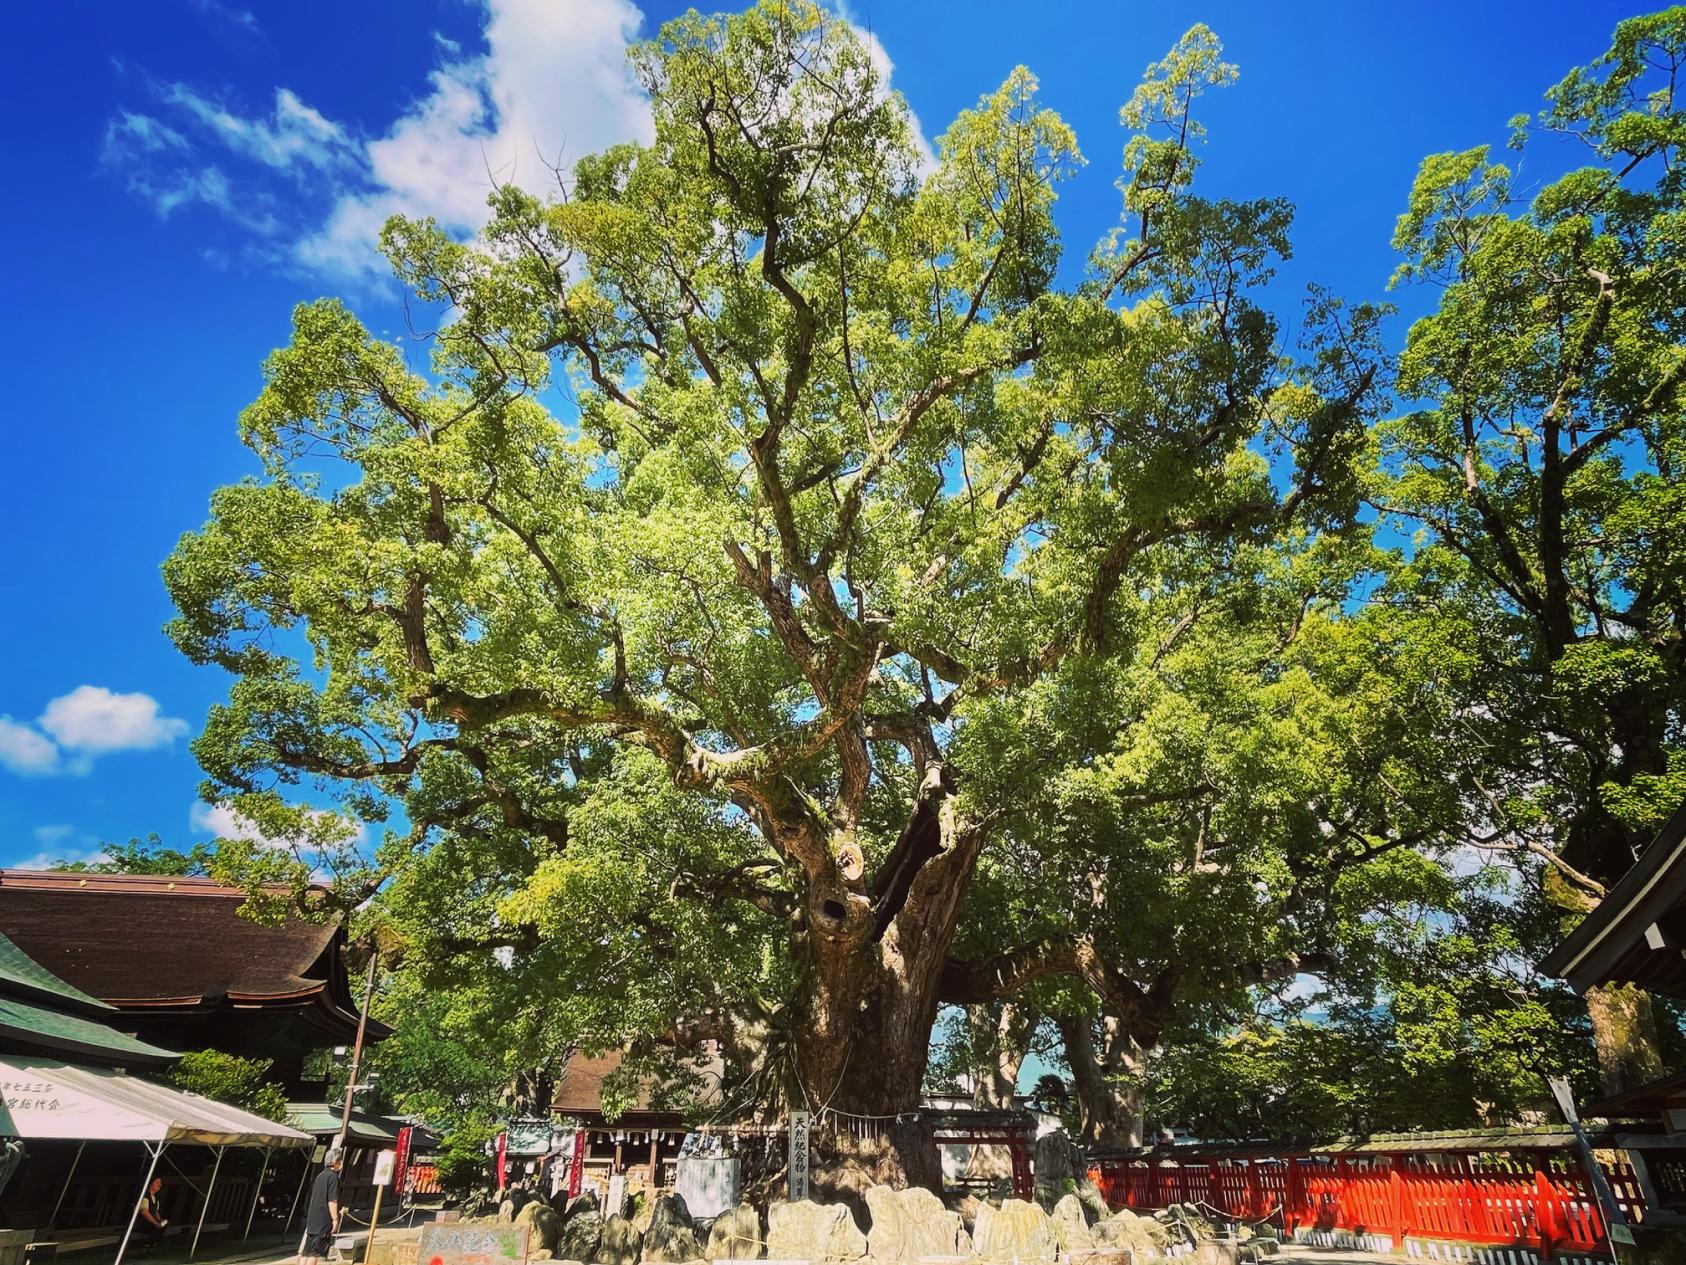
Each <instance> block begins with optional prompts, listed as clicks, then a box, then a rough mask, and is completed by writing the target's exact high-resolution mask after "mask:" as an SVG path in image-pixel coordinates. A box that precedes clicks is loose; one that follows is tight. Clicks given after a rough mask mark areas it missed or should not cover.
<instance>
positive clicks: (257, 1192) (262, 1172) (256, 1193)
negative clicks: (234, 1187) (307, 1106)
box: [240, 1146, 270, 1243]
mask: <svg viewBox="0 0 1686 1265" xmlns="http://www.w3.org/2000/svg"><path fill="white" fill-rule="evenodd" d="M269 1150H270V1148H269V1147H267V1146H266V1147H264V1149H263V1167H262V1168H260V1169H258V1184H257V1185H256V1186H254V1187H252V1209H251V1211H250V1212H248V1213H247V1214H246V1233H244V1234H242V1235H241V1236H240V1241H241V1242H242V1243H244V1242H245V1241H246V1240H247V1239H249V1238H251V1237H252V1218H253V1217H255V1216H257V1215H258V1200H259V1199H260V1198H261V1197H262V1195H263V1179H264V1178H265V1177H267V1176H269Z"/></svg>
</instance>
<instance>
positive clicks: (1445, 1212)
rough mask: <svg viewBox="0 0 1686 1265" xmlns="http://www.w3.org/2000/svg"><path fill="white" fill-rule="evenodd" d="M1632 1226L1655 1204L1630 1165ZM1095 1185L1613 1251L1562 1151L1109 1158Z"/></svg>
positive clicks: (1621, 1188)
mask: <svg viewBox="0 0 1686 1265" xmlns="http://www.w3.org/2000/svg"><path fill="white" fill-rule="evenodd" d="M1604 1175H1605V1177H1606V1178H1607V1179H1608V1181H1609V1183H1610V1187H1611V1190H1612V1191H1613V1192H1614V1194H1615V1197H1616V1203H1617V1204H1618V1205H1619V1206H1620V1207H1621V1209H1622V1212H1623V1214H1624V1215H1625V1216H1626V1217H1627V1218H1628V1220H1629V1221H1633V1222H1639V1221H1642V1220H1643V1219H1644V1215H1645V1209H1644V1198H1643V1196H1642V1194H1641V1193H1640V1184H1639V1181H1638V1179H1637V1177H1636V1176H1635V1174H1634V1172H1633V1169H1632V1167H1631V1166H1630V1165H1628V1164H1626V1163H1612V1164H1607V1165H1605V1166H1604ZM1090 1177H1091V1178H1092V1179H1093V1180H1094V1182H1095V1184H1096V1185H1098V1186H1099V1187H1100V1188H1101V1192H1102V1193H1103V1194H1104V1195H1105V1196H1106V1199H1107V1202H1108V1203H1110V1204H1111V1205H1112V1206H1113V1207H1114V1208H1131V1209H1155V1208H1164V1207H1168V1206H1169V1205H1171V1204H1204V1205H1206V1206H1208V1207H1210V1208H1211V1209H1213V1210H1215V1211H1217V1212H1219V1213H1222V1214H1223V1215H1225V1216H1229V1217H1234V1218H1236V1219H1238V1220H1252V1221H1262V1220H1267V1219H1269V1220H1278V1219H1280V1221H1281V1223H1282V1227H1283V1230H1284V1232H1285V1233H1286V1234H1287V1235H1290V1236H1291V1235H1293V1234H1294V1233H1295V1232H1296V1231H1298V1230H1313V1231H1348V1232H1350V1233H1353V1234H1357V1235H1363V1234H1374V1235H1384V1236H1386V1237H1388V1238H1390V1239H1391V1240H1392V1241H1393V1246H1394V1247H1395V1248H1396V1249H1399V1248H1403V1247H1404V1245H1405V1241H1406V1239H1407V1238H1422V1239H1438V1240H1446V1241H1452V1242H1459V1243H1472V1244H1481V1245H1489V1246H1495V1245H1506V1246H1514V1247H1526V1248H1531V1249H1533V1250H1534V1251H1537V1252H1538V1253H1539V1254H1540V1256H1541V1257H1543V1258H1545V1259H1548V1260H1549V1259H1550V1258H1551V1257H1552V1256H1554V1255H1555V1254H1557V1253H1559V1252H1600V1253H1604V1252H1608V1251H1609V1241H1608V1239H1607V1237H1606V1235H1605V1229H1604V1218H1603V1216H1602V1215H1601V1214H1600V1212H1599V1210H1598V1204H1597V1200H1596V1198H1595V1197H1594V1195H1593V1193H1592V1189H1591V1184H1590V1183H1589V1182H1588V1180H1587V1176H1586V1173H1585V1171H1584V1170H1583V1169H1582V1167H1581V1165H1580V1163H1579V1161H1578V1159H1575V1158H1573V1157H1571V1156H1568V1155H1565V1154H1562V1153H1556V1152H1533V1153H1527V1152H1519V1153H1511V1154H1498V1155H1494V1154H1487V1153H1483V1154H1464V1155H1458V1154H1452V1155H1440V1154H1436V1155H1423V1154H1409V1153H1407V1154H1395V1155H1373V1154H1366V1155H1362V1156H1352V1157H1347V1156H1321V1155H1320V1156H1310V1155H1300V1156H1287V1157H1280V1158H1276V1157H1272V1158H1263V1159H1229V1158H1223V1159H1219V1158H1210V1157H1208V1158H1201V1157H1199V1156H1197V1155H1188V1156H1178V1157H1177V1159H1176V1162H1174V1163H1165V1162H1162V1161H1158V1160H1139V1159H1105V1160H1100V1161H1097V1163H1096V1164H1094V1165H1093V1166H1092V1167H1091V1169H1090Z"/></svg>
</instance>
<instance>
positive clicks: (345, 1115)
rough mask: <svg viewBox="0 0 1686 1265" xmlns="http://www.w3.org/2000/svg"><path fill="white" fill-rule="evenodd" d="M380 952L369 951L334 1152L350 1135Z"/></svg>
mask: <svg viewBox="0 0 1686 1265" xmlns="http://www.w3.org/2000/svg"><path fill="white" fill-rule="evenodd" d="M380 960H381V955H380V950H379V949H375V948H372V949H371V950H370V951H369V978H368V980H367V981H366V982H365V983H364V985H363V1009H362V1011H361V1012H360V1013H359V1014H358V1016H357V1040H356V1042H355V1044H353V1045H352V1047H351V1074H350V1075H349V1076H348V1077H346V1082H345V1108H344V1109H343V1110H342V1111H341V1112H340V1131H339V1134H338V1136H337V1137H336V1138H335V1139H334V1147H335V1149H336V1150H338V1149H341V1148H343V1147H344V1146H345V1139H346V1137H347V1135H349V1134H350V1133H351V1098H352V1095H353V1094H354V1093H356V1091H357V1070H358V1068H359V1067H361V1066H362V1063H363V1033H364V1031H365V1030H366V1029H367V1028H368V1026H369V1002H370V1001H371V1000H372V999H373V998H374V995H375V968H376V967H378V966H379V965H380Z"/></svg>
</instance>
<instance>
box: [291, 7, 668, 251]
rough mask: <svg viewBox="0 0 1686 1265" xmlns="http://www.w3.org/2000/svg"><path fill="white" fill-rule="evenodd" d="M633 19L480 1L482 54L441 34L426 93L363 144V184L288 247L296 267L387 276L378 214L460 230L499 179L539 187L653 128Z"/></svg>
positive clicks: (600, 11) (476, 219)
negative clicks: (638, 77) (634, 68)
mask: <svg viewBox="0 0 1686 1265" xmlns="http://www.w3.org/2000/svg"><path fill="white" fill-rule="evenodd" d="M642 16H643V15H642V14H640V13H639V11H638V10H637V8H635V7H634V6H633V5H632V4H630V3H628V2H627V0H562V2H560V3H557V2H555V0H489V3H488V4H487V8H486V26H485V40H486V51H485V52H484V53H481V54H477V55H473V56H463V55H461V51H460V50H459V48H458V47H457V46H456V45H455V44H454V43H453V42H452V41H448V40H441V41H440V43H439V47H440V49H441V51H442V53H443V54H444V57H445V60H444V62H443V64H442V65H440V66H439V67H438V69H436V70H435V71H434V72H433V74H432V75H431V76H430V78H429V82H428V90H427V92H426V93H425V94H423V95H422V96H421V97H420V98H419V99H418V100H417V101H416V102H415V104H414V105H412V106H411V107H410V108H409V109H408V110H406V111H405V112H404V114H403V115H401V116H400V117H399V118H398V119H397V120H396V121H395V122H394V123H393V124H392V125H391V126H390V127H389V128H388V129H387V131H386V133H385V135H383V136H380V137H378V138H376V139H374V140H371V141H370V142H369V144H368V146H367V151H366V153H367V167H366V170H365V173H364V174H365V181H364V185H363V187H361V188H357V189H352V190H347V191H345V192H343V193H342V194H341V196H340V197H339V198H338V199H337V200H336V202H335V204H334V206H333V208H332V209H331V210H330V212H329V213H328V216H327V219H326V221H325V222H324V223H323V224H322V225H321V227H320V228H319V229H318V230H317V231H315V232H313V233H311V234H309V235H307V236H306V237H305V238H304V239H303V240H302V241H301V242H300V243H299V245H298V248H297V252H296V257H297V258H298V260H299V261H300V262H301V263H303V264H305V265H306V266H308V267H310V268H313V269H318V270H322V271H327V272H335V273H341V274H349V275H380V276H384V275H385V274H386V271H387V269H386V264H385V261H384V260H382V259H381V258H380V257H379V255H378V254H376V253H375V250H374V242H375V238H376V235H377V234H378V232H379V230H380V226H381V224H382V223H384V222H385V220H386V219H387V217H388V216H390V215H393V214H404V215H411V216H418V217H421V216H432V217H433V218H434V219H435V220H437V221H438V222H439V223H440V224H441V225H443V226H444V227H445V228H446V229H448V230H450V231H453V232H457V233H461V234H467V233H471V232H473V231H474V230H475V229H477V228H479V227H480V226H481V225H483V224H484V223H485V222H486V220H487V217H488V214H489V212H488V209H487V206H486V198H487V195H488V194H489V193H490V192H491V190H492V188H493V186H494V185H495V184H497V183H503V182H508V183H513V184H520V185H525V186H526V187H529V188H537V187H540V186H542V185H544V184H546V183H548V182H550V180H551V178H552V176H551V173H552V169H553V168H555V167H559V166H566V165H569V164H571V163H572V162H574V161H575V160H576V159H578V158H580V157H582V156H583V155H585V154H589V153H593V152H596V151H597V150H600V149H604V148H607V147H608V146H610V145H614V144H619V143H621V142H624V141H629V140H636V141H648V140H650V139H651V138H652V136H653V135H654V125H653V123H652V122H651V118H650V109H649V104H648V102H647V101H646V100H645V99H644V97H643V95H642V93H640V91H639V90H638V86H637V84H636V83H635V82H634V81H633V78H632V76H631V73H630V71H629V70H628V68H627V65H626V47H627V45H628V43H630V42H631V41H632V39H634V38H635V37H636V35H637V33H638V29H639V26H640V25H641V23H642Z"/></svg>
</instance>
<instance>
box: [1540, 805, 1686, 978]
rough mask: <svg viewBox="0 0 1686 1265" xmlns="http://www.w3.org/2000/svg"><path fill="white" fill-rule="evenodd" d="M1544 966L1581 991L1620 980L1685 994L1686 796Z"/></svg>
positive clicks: (1542, 968)
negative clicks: (1628, 867)
mask: <svg viewBox="0 0 1686 1265" xmlns="http://www.w3.org/2000/svg"><path fill="white" fill-rule="evenodd" d="M1539 971H1540V974H1542V975H1551V976H1555V977H1557V978H1560V979H1566V980H1568V981H1569V983H1570V984H1571V985H1573V987H1574V989H1575V991H1576V992H1579V993H1584V992H1586V991H1587V989H1589V988H1596V987H1597V986H1598V985H1600V984H1605V983H1609V982H1611V981H1615V982H1617V983H1624V984H1637V985H1639V987H1641V988H1643V989H1645V990H1646V991H1647V992H1652V993H1663V994H1664V995H1666V996H1669V997H1677V998H1686V803H1683V804H1681V806H1680V808H1679V809H1678V810H1677V811H1676V812H1675V814H1674V816H1672V817H1670V818H1669V819H1668V821H1666V822H1664V823H1663V828H1662V829H1661V830H1659V831H1658V832H1657V836H1656V838H1654V839H1653V840H1652V841H1651V842H1650V844H1649V845H1647V847H1646V848H1645V851H1644V852H1642V853H1640V855H1639V860H1638V861H1636V862H1635V863H1634V865H1633V868H1631V869H1630V870H1628V872H1627V873H1626V874H1624V875H1622V877H1621V881H1619V882H1618V883H1617V884H1616V885H1615V886H1614V887H1612V888H1611V889H1610V890H1609V892H1608V893H1606V894H1605V896H1604V899H1603V900H1601V901H1599V902H1598V905H1597V907H1596V908H1594V909H1593V911H1592V912H1591V913H1589V914H1588V915H1587V916H1586V917H1585V918H1584V919H1582V920H1581V923H1580V925H1579V926H1577V927H1576V928H1575V929H1574V930H1573V931H1571V932H1570V933H1569V934H1568V935H1567V936H1565V937H1564V938H1563V940H1562V941H1561V942H1559V944H1558V945H1557V947H1556V948H1554V949H1552V951H1551V952H1550V953H1548V954H1546V956H1545V958H1544V959H1543V960H1542V961H1541V962H1540V965H1539Z"/></svg>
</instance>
